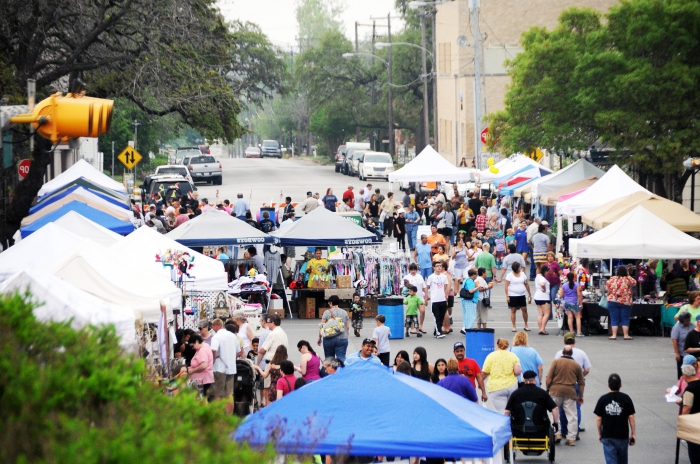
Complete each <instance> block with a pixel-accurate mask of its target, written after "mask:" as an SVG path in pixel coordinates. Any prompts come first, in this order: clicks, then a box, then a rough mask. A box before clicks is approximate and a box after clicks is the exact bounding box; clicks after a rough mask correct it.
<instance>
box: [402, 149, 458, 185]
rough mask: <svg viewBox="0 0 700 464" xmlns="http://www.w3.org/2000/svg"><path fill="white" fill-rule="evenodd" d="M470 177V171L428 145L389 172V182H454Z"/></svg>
mask: <svg viewBox="0 0 700 464" xmlns="http://www.w3.org/2000/svg"><path fill="white" fill-rule="evenodd" d="M471 178H472V173H471V171H469V170H467V169H461V168H458V167H456V166H455V165H453V164H452V163H450V162H449V161H447V160H446V159H445V158H444V157H443V156H442V155H441V154H440V153H438V152H437V151H435V149H434V148H433V147H431V146H430V145H428V146H427V147H425V148H424V149H423V151H421V152H420V153H419V154H418V156H416V157H415V158H413V160H411V162H409V163H408V164H406V165H405V166H404V167H402V168H401V169H399V170H397V171H394V172H392V173H389V182H400V181H402V182H455V181H458V180H464V181H469V180H471Z"/></svg>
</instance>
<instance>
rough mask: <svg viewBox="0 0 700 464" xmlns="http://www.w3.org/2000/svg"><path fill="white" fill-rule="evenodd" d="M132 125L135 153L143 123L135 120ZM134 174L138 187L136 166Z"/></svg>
mask: <svg viewBox="0 0 700 464" xmlns="http://www.w3.org/2000/svg"><path fill="white" fill-rule="evenodd" d="M131 124H133V125H134V151H138V150H137V149H136V139H137V138H138V135H139V126H140V125H141V124H142V123H140V122H138V121H137V120H136V119H134V122H132V123H131ZM133 172H134V185H136V166H134V169H133Z"/></svg>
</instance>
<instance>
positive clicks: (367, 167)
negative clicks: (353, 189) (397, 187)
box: [335, 142, 394, 180]
mask: <svg viewBox="0 0 700 464" xmlns="http://www.w3.org/2000/svg"><path fill="white" fill-rule="evenodd" d="M335 171H336V172H342V173H343V174H345V175H346V176H357V177H359V178H360V180H365V179H370V178H377V179H385V180H389V173H391V172H393V171H394V161H393V160H392V158H391V155H390V154H389V153H384V152H379V151H372V150H371V149H370V146H369V143H357V142H348V143H346V144H345V145H341V146H339V147H338V151H337V152H336V156H335Z"/></svg>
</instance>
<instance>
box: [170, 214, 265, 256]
mask: <svg viewBox="0 0 700 464" xmlns="http://www.w3.org/2000/svg"><path fill="white" fill-rule="evenodd" d="M167 236H168V238H170V239H172V240H175V241H176V242H178V243H181V244H183V245H185V246H188V247H202V246H214V245H258V244H263V243H275V241H276V240H277V239H276V238H274V237H272V236H270V235H268V234H266V233H265V232H262V231H260V230H258V229H256V228H255V227H253V226H251V225H250V224H247V223H246V222H244V221H241V220H240V219H237V218H235V217H233V216H229V215H228V214H226V212H225V211H217V210H215V209H210V210H209V211H207V212H206V213H204V214H201V215H199V216H197V217H195V218H194V219H191V220H189V221H187V222H185V223H183V224H182V225H180V226H178V227H176V228H175V229H174V230H172V231H170V232H169V233H168V234H167Z"/></svg>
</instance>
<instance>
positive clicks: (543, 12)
mask: <svg viewBox="0 0 700 464" xmlns="http://www.w3.org/2000/svg"><path fill="white" fill-rule="evenodd" d="M477 1H479V0H477ZM616 3H617V0H528V1H522V0H480V11H479V13H480V14H479V30H480V32H481V36H482V54H481V56H482V61H483V62H482V65H481V73H482V79H481V80H482V86H481V89H482V90H481V92H482V96H481V101H482V110H481V111H482V115H486V114H489V113H493V112H495V111H500V110H502V109H503V108H504V103H505V95H506V92H507V86H508V84H509V82H510V78H509V77H508V75H507V74H506V70H505V67H504V64H503V63H504V61H505V60H506V59H512V58H514V57H515V56H516V55H517V54H518V53H519V52H521V51H522V48H521V47H520V44H519V40H520V37H521V35H522V33H523V32H525V31H527V30H528V29H530V28H531V27H534V26H540V27H546V28H547V29H554V28H555V27H556V26H557V20H558V18H559V15H560V14H561V13H562V12H563V11H564V10H566V9H568V8H570V7H572V6H577V7H589V8H594V9H596V10H599V11H601V12H603V13H604V12H606V11H607V10H608V9H609V8H610V7H611V6H612V5H614V4H616ZM470 4H471V1H469V0H455V1H452V2H448V3H444V4H442V5H439V6H438V7H437V15H436V18H435V21H436V41H437V46H436V51H437V56H436V72H437V75H436V79H437V116H436V117H437V119H438V124H437V126H438V134H437V135H438V144H437V145H438V146H437V150H438V152H440V154H441V155H442V156H444V157H445V158H446V159H447V160H448V161H450V162H452V163H454V164H456V165H458V164H459V163H460V161H461V160H462V158H464V159H465V161H466V163H467V165H471V163H472V160H475V156H474V155H475V153H477V152H479V153H481V154H482V156H480V158H485V157H486V156H487V155H483V149H482V148H483V144H481V142H480V141H478V135H477V134H476V131H475V125H474V120H475V106H474V93H475V85H474V48H473V45H474V33H473V29H472V27H471V16H470V11H471V10H470ZM483 126H485V123H482V124H481V127H483ZM475 141H477V142H478V143H475ZM475 163H477V165H479V163H481V165H480V166H481V168H482V169H485V167H486V162H485V160H482V159H478V160H475Z"/></svg>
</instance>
